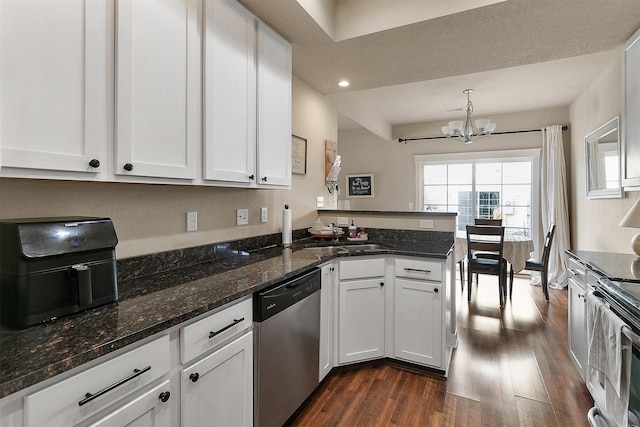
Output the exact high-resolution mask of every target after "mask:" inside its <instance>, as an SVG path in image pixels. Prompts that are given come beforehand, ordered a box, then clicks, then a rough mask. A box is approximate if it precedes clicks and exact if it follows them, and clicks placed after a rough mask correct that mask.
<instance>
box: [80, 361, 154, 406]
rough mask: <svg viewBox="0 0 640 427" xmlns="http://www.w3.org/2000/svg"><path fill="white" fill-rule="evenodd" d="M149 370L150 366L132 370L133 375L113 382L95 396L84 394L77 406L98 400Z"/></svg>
mask: <svg viewBox="0 0 640 427" xmlns="http://www.w3.org/2000/svg"><path fill="white" fill-rule="evenodd" d="M149 370H151V366H147V367H146V368H142V369H134V370H133V374H131V375H129V376H128V377H126V378H123V379H121V380H120V381H118V382H115V383H113V384H111V385H110V386H109V387H106V388H103V389H102V390H100V391H99V392H97V393H96V394H91V393H86V394H85V395H84V399H82V400H81V401H80V402H78V406H82V405H84V404H86V403H89V402H91V401H92V400H93V399H95V398H98V397H100V396H102V395H103V394H105V393H108V392H110V391H111V390H113V389H115V388H117V387H120V386H121V385H122V384H124V383H126V382H129V381H131V380H132V379H134V378H136V377H139V376H140V375H142V374H144V373H145V372H147V371H149Z"/></svg>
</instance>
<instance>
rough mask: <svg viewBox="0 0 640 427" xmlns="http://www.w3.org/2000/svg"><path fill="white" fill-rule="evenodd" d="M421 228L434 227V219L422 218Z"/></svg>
mask: <svg viewBox="0 0 640 427" xmlns="http://www.w3.org/2000/svg"><path fill="white" fill-rule="evenodd" d="M420 228H433V220H432V219H421V220H420Z"/></svg>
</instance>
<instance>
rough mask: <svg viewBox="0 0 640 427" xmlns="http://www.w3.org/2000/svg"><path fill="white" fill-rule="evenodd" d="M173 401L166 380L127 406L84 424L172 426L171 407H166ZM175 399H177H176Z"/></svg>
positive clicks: (136, 426) (105, 426)
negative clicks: (170, 400)
mask: <svg viewBox="0 0 640 427" xmlns="http://www.w3.org/2000/svg"><path fill="white" fill-rule="evenodd" d="M169 399H171V392H170V391H169V380H165V381H163V382H162V383H160V384H158V385H157V386H155V387H153V388H152V389H150V390H149V391H147V392H145V393H143V394H142V395H140V396H139V397H136V398H134V399H133V400H130V401H129V402H128V403H127V404H126V405H124V406H122V407H120V408H118V409H116V410H115V411H113V412H111V413H110V414H108V415H106V416H105V417H101V418H100V419H98V420H97V421H95V422H90V423H86V424H82V425H83V426H84V425H86V426H90V427H107V426H113V427H116V426H120V427H160V426H170V425H171V417H170V407H169V406H168V405H164V404H165V403H166V402H168V401H169ZM174 399H175V397H174Z"/></svg>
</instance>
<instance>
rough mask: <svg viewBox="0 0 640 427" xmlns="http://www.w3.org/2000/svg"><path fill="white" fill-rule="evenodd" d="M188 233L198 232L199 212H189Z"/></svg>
mask: <svg viewBox="0 0 640 427" xmlns="http://www.w3.org/2000/svg"><path fill="white" fill-rule="evenodd" d="M187 231H198V212H187Z"/></svg>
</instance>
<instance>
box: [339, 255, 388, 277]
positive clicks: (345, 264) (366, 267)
mask: <svg viewBox="0 0 640 427" xmlns="http://www.w3.org/2000/svg"><path fill="white" fill-rule="evenodd" d="M381 276H384V258H379V259H358V260H351V261H340V280H348V279H364V278H366V277H381Z"/></svg>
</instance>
